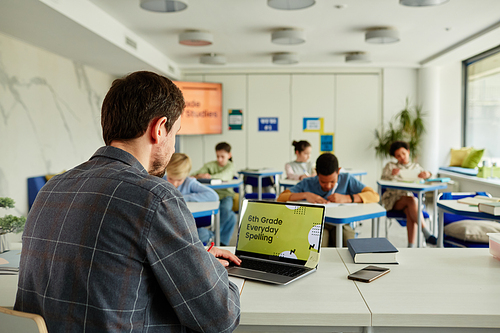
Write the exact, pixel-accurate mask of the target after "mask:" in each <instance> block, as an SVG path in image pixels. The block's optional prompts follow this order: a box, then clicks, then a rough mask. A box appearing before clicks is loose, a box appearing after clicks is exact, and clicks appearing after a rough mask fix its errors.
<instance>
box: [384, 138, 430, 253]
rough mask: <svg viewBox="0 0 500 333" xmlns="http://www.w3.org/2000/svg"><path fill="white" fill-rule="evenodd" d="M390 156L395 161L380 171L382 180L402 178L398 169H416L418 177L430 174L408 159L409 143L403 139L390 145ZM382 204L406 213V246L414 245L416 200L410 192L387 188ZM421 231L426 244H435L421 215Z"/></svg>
mask: <svg viewBox="0 0 500 333" xmlns="http://www.w3.org/2000/svg"><path fill="white" fill-rule="evenodd" d="M389 151H390V154H391V156H393V157H395V158H396V160H397V162H389V163H387V165H386V166H385V167H384V170H383V171H382V177H381V178H382V179H383V180H403V178H402V176H401V174H400V170H418V171H419V174H418V177H419V178H422V179H427V178H429V177H430V176H431V173H430V172H429V171H425V170H424V169H423V168H422V167H421V166H420V165H419V164H418V163H414V162H411V161H410V145H409V144H408V143H407V142H404V141H395V142H393V143H392V144H391V147H390V150H389ZM381 201H382V205H383V206H384V208H385V209H386V210H392V209H394V210H401V211H403V212H404V213H405V214H406V229H407V234H408V247H415V242H416V238H417V224H418V200H417V198H415V196H414V195H413V193H412V192H408V191H404V190H394V189H388V190H386V191H385V192H384V194H383V195H382V200H381ZM420 218H421V221H422V232H423V233H424V236H425V239H426V242H427V243H428V244H433V245H436V243H437V239H436V237H435V236H433V235H432V234H431V233H430V231H429V230H428V229H427V228H426V226H425V223H424V217H423V215H421V216H420Z"/></svg>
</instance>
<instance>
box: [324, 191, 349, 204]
mask: <svg viewBox="0 0 500 333" xmlns="http://www.w3.org/2000/svg"><path fill="white" fill-rule="evenodd" d="M328 201H330V202H337V203H351V202H352V200H351V196H350V195H349V194H340V193H333V194H332V195H330V196H329V197H328Z"/></svg>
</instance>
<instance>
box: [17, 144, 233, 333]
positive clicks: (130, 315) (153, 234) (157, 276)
mask: <svg viewBox="0 0 500 333" xmlns="http://www.w3.org/2000/svg"><path fill="white" fill-rule="evenodd" d="M193 267H196V269H192V268H193ZM219 280H220V281H219ZM221 282H222V283H221ZM228 283H229V282H228V281H227V273H226V272H225V269H224V268H223V266H222V265H220V263H219V262H218V261H217V260H216V259H215V258H214V257H213V256H211V255H207V253H206V250H205V249H204V248H203V246H202V244H201V242H199V240H198V236H197V231H196V226H195V223H194V221H193V217H192V215H191V213H190V212H189V210H188V209H187V206H186V205H185V202H184V200H183V199H182V195H181V194H180V193H179V192H178V191H177V190H176V189H175V188H174V187H173V186H171V185H170V184H169V183H168V182H166V181H164V180H162V179H160V178H158V177H154V176H150V175H148V173H147V172H146V170H145V169H144V168H143V167H142V165H141V164H140V163H139V162H138V161H137V160H136V159H135V158H134V157H133V156H132V155H130V154H128V153H126V152H124V151H122V150H120V149H117V148H113V147H105V148H101V149H99V150H98V152H97V153H96V154H95V155H94V156H93V158H92V159H91V160H90V161H88V162H86V163H84V164H82V165H80V166H78V167H76V168H74V169H72V170H70V171H68V172H67V173H65V174H63V175H59V176H56V177H54V178H53V179H51V181H49V182H48V183H47V185H46V186H45V187H44V188H43V189H42V190H41V191H40V193H39V194H38V196H37V199H36V201H35V203H34V205H33V208H32V210H31V211H30V214H29V216H28V221H27V223H26V228H25V231H24V235H23V254H22V258H21V267H20V275H19V290H18V294H17V299H16V305H15V308H16V309H17V310H21V311H26V312H33V313H38V314H41V315H42V316H43V317H44V318H45V321H46V322H47V326H48V329H49V331H50V332H52V331H70V332H72V331H79V332H80V331H87V332H110V331H116V332H118V331H120V332H122V331H148V332H156V331H162V332H165V331H186V328H187V331H189V330H190V329H191V330H196V331H210V330H213V331H222V330H225V329H228V330H229V331H231V330H232V329H234V328H235V327H236V325H237V324H238V320H239V296H238V290H237V288H236V287H235V286H234V285H232V284H229V287H228ZM214 307H215V308H216V309H214ZM209 310H210V312H209ZM212 311H213V312H212ZM217 311H219V312H217ZM210 313H223V314H225V315H223V316H222V318H221V317H214V316H211V315H210Z"/></svg>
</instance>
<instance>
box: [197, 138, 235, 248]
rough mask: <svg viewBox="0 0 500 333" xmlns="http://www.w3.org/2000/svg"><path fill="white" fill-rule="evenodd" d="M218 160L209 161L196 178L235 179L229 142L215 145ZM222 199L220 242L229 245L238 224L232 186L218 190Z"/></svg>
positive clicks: (220, 207) (220, 208)
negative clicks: (234, 209) (234, 210)
mask: <svg viewBox="0 0 500 333" xmlns="http://www.w3.org/2000/svg"><path fill="white" fill-rule="evenodd" d="M215 155H216V157H217V160H216V161H212V162H207V163H205V165H203V166H202V167H201V169H200V170H198V171H196V172H195V173H194V174H193V175H194V177H196V178H218V179H222V180H226V181H228V180H231V179H233V176H234V173H235V169H234V164H233V160H232V155H231V146H230V145H229V144H228V143H227V142H220V143H218V144H217V145H216V146H215ZM216 192H217V194H218V195H219V200H220V206H219V211H220V242H221V245H229V241H230V240H231V237H232V235H233V230H234V227H235V226H236V214H235V213H234V212H233V197H234V191H233V189H232V188H226V189H220V190H217V191H216Z"/></svg>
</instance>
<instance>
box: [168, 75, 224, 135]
mask: <svg viewBox="0 0 500 333" xmlns="http://www.w3.org/2000/svg"><path fill="white" fill-rule="evenodd" d="M174 84H175V85H176V86H177V87H179V89H180V90H181V91H182V94H183V95H184V100H185V102H186V108H185V109H184V112H183V113H182V115H181V123H182V124H181V129H180V130H179V132H178V134H179V135H184V134H189V135H193V134H221V133H222V84H220V83H208V82H181V81H174Z"/></svg>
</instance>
